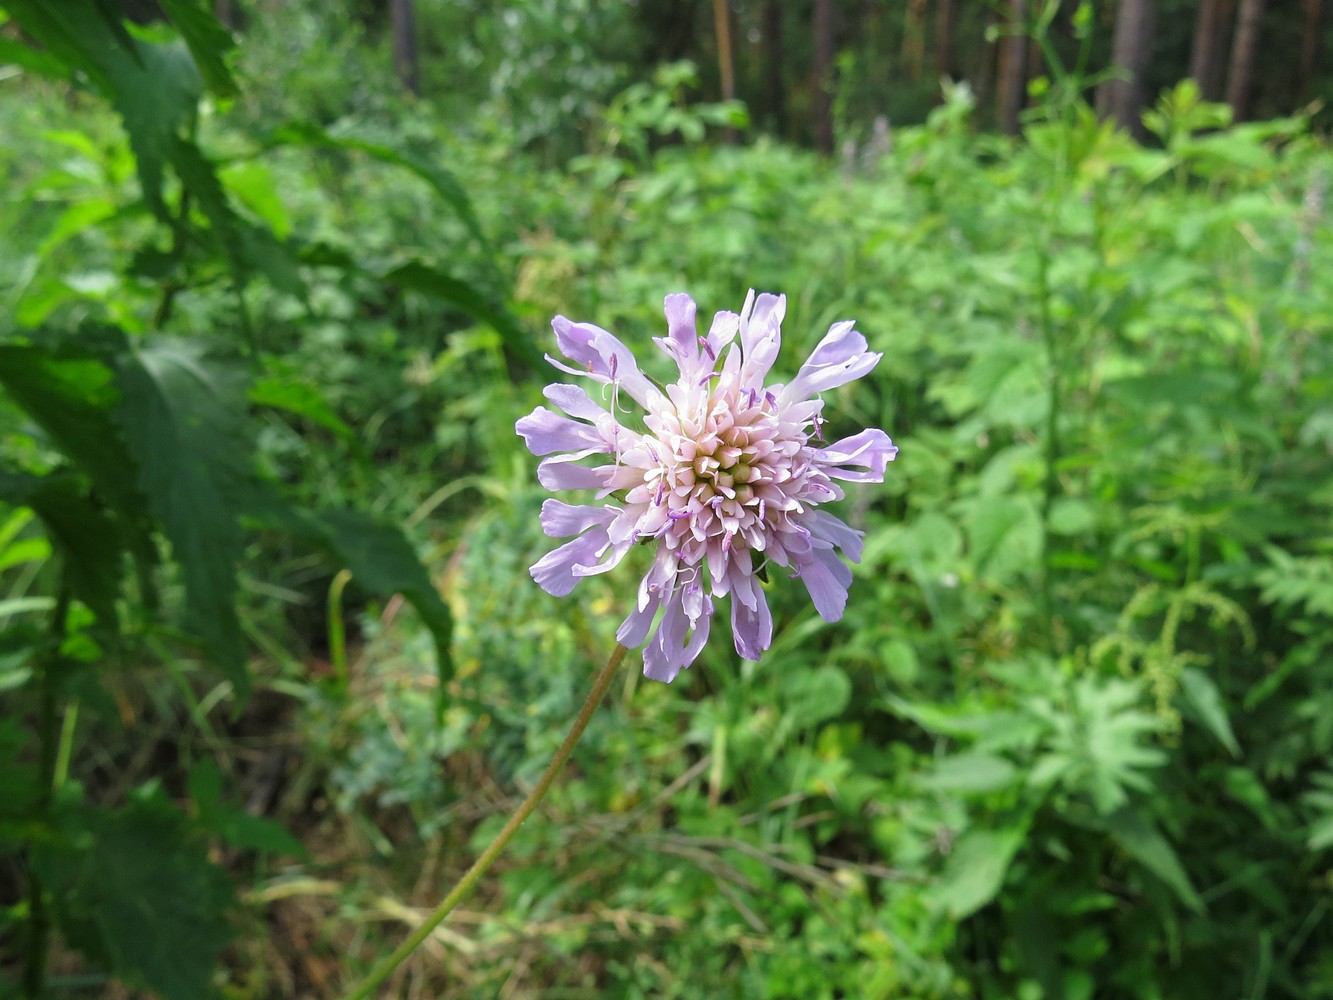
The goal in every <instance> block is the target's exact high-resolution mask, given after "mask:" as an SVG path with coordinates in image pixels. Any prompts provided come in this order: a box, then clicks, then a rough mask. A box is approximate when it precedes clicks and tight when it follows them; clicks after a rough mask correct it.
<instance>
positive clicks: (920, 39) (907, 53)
mask: <svg viewBox="0 0 1333 1000" xmlns="http://www.w3.org/2000/svg"><path fill="white" fill-rule="evenodd" d="M900 62H901V64H902V67H903V75H904V76H905V77H906V78H907V79H908V80H911V81H913V82H915V81H917V80H920V79H921V71H922V69H923V68H924V67H925V62H926V0H907V9H906V11H905V12H904V14H903V47H902V54H901V57H900Z"/></svg>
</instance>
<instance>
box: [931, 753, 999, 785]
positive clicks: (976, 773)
mask: <svg viewBox="0 0 1333 1000" xmlns="http://www.w3.org/2000/svg"><path fill="white" fill-rule="evenodd" d="M1017 774H1018V768H1016V767H1015V766H1014V765H1013V764H1012V763H1011V762H1010V761H1008V760H1006V759H1005V758H1004V757H996V756H994V755H993V754H985V753H967V754H959V755H957V756H955V757H945V758H944V759H943V760H941V761H939V762H938V763H936V765H935V766H934V767H933V768H931V769H930V770H929V771H927V772H925V773H924V774H922V775H921V776H920V777H919V778H918V779H917V781H918V783H919V784H920V785H921V786H922V787H923V788H927V789H929V790H931V791H934V792H946V793H950V792H961V793H963V794H967V793H981V792H994V791H998V790H999V789H1002V788H1008V787H1009V786H1010V785H1012V784H1013V783H1014V780H1015V777H1016V776H1017Z"/></svg>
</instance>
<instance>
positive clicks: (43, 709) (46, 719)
mask: <svg viewBox="0 0 1333 1000" xmlns="http://www.w3.org/2000/svg"><path fill="white" fill-rule="evenodd" d="M69 605H70V593H69V590H68V588H66V587H64V586H62V587H61V588H60V592H59V594H58V595H57V596H56V604H55V609H54V610H53V611H52V612H51V638H52V647H51V651H50V653H49V654H47V655H46V656H44V657H43V660H44V662H43V663H42V677H41V681H40V695H39V698H40V702H39V704H38V709H37V740H38V759H39V761H40V768H41V773H40V784H39V785H38V787H39V788H40V789H41V792H40V795H41V798H40V799H39V800H38V809H39V810H40V812H41V814H42V816H43V819H47V818H49V813H50V810H51V804H52V800H53V798H54V791H55V784H56V781H55V779H56V768H57V760H58V755H59V751H58V749H57V745H56V739H57V737H56V681H55V677H54V676H53V675H54V674H55V671H56V669H57V668H58V667H59V665H60V662H61V652H60V647H61V646H62V645H63V644H64V641H65V621H66V618H67V617H68V616H69ZM50 947H51V914H50V913H49V912H48V911H47V908H46V890H45V888H44V887H43V886H42V880H41V879H40V878H39V877H38V876H37V873H36V871H34V870H33V868H32V866H31V865H29V866H28V949H27V955H26V956H25V958H24V965H23V995H24V996H25V997H38V996H41V995H42V992H43V991H44V990H45V988H46V957H47V952H48V951H49V950H50Z"/></svg>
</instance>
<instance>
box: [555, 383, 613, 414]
mask: <svg viewBox="0 0 1333 1000" xmlns="http://www.w3.org/2000/svg"><path fill="white" fill-rule="evenodd" d="M542 395H543V396H545V397H546V398H547V399H549V400H550V401H551V402H552V403H554V404H555V405H556V406H558V407H560V409H562V410H564V411H565V412H566V413H568V414H569V415H570V416H571V417H578V418H579V419H580V420H592V421H594V422H595V421H596V420H597V418H598V417H604V416H607V415H608V414H607V412H606V408H605V407H604V406H600V405H599V404H597V403H595V402H593V399H592V397H591V396H589V395H588V390H587V389H585V388H583V386H581V385H569V384H568V383H565V382H555V383H552V384H551V385H548V386H547V387H546V388H545V389H543V390H542Z"/></svg>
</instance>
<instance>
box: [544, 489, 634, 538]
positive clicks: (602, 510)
mask: <svg viewBox="0 0 1333 1000" xmlns="http://www.w3.org/2000/svg"><path fill="white" fill-rule="evenodd" d="M619 513H620V511H618V510H616V508H614V507H589V506H575V505H573V504H568V503H565V502H564V501H563V500H556V499H554V498H548V499H546V500H543V501H542V513H541V522H542V531H544V532H545V533H546V534H547V535H549V536H550V537H551V538H568V537H569V536H570V535H579V534H582V533H583V532H585V531H587V530H588V529H589V528H591V527H592V526H593V525H594V524H605V525H609V524H610V523H611V522H613V521H614V520H615V519H616V516H617V515H618V514H619Z"/></svg>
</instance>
